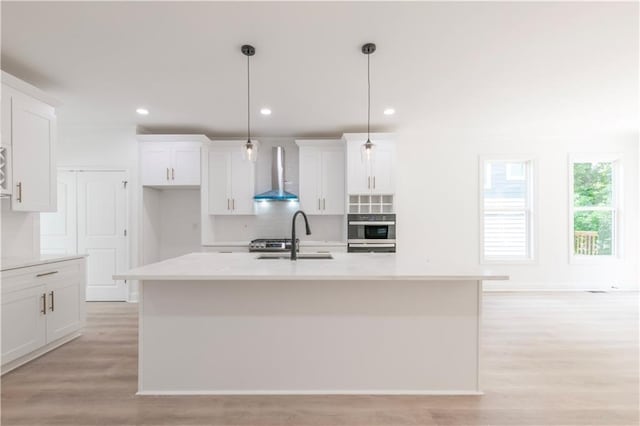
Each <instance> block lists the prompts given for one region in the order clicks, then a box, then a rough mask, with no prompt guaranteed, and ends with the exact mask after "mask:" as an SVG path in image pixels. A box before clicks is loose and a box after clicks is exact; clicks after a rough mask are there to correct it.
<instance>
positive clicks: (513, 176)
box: [505, 163, 526, 180]
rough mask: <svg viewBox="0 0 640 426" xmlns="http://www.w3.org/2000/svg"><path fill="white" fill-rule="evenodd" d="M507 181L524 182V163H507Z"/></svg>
mask: <svg viewBox="0 0 640 426" xmlns="http://www.w3.org/2000/svg"><path fill="white" fill-rule="evenodd" d="M505 167H506V170H507V180H524V179H525V169H526V165H525V163H507V164H506V166H505Z"/></svg>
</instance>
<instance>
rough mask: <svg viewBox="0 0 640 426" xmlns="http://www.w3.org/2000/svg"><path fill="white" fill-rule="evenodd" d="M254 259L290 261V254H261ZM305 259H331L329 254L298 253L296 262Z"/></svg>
mask: <svg viewBox="0 0 640 426" xmlns="http://www.w3.org/2000/svg"><path fill="white" fill-rule="evenodd" d="M256 259H260V260H263V259H286V260H290V259H291V254H290V253H268V254H261V255H259V256H258V257H256ZM307 259H324V260H329V259H333V256H332V255H331V253H298V260H307Z"/></svg>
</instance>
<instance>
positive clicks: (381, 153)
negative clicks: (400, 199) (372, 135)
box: [371, 142, 395, 194]
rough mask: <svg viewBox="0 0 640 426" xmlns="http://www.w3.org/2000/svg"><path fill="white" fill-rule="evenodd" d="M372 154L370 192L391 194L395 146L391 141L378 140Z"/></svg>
mask: <svg viewBox="0 0 640 426" xmlns="http://www.w3.org/2000/svg"><path fill="white" fill-rule="evenodd" d="M377 145H378V146H376V151H375V153H374V155H373V160H372V162H373V167H372V172H371V175H372V181H371V192H372V193H374V194H393V193H394V192H395V183H394V164H395V146H394V145H393V143H391V142H378V143H377Z"/></svg>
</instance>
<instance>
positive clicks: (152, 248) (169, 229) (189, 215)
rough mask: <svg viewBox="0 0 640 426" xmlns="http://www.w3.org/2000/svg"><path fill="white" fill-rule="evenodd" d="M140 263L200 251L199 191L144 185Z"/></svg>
mask: <svg viewBox="0 0 640 426" xmlns="http://www.w3.org/2000/svg"><path fill="white" fill-rule="evenodd" d="M143 202H144V206H143V212H142V229H143V234H144V236H143V238H144V242H143V244H142V256H141V257H142V263H143V264H147V263H153V262H158V261H160V260H165V259H169V258H172V257H176V256H181V255H183V254H187V253H191V252H194V251H200V236H201V235H200V214H201V212H200V190H199V189H193V188H179V189H174V188H171V189H169V188H167V189H156V188H149V187H145V188H143Z"/></svg>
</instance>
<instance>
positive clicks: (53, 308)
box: [49, 290, 56, 312]
mask: <svg viewBox="0 0 640 426" xmlns="http://www.w3.org/2000/svg"><path fill="white" fill-rule="evenodd" d="M49 296H51V307H50V309H51V312H53V311H55V310H56V306H55V299H54V296H53V290H52V291H50V292H49Z"/></svg>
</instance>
